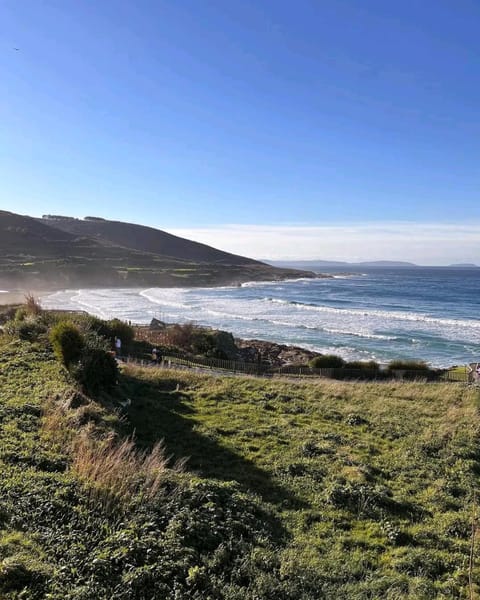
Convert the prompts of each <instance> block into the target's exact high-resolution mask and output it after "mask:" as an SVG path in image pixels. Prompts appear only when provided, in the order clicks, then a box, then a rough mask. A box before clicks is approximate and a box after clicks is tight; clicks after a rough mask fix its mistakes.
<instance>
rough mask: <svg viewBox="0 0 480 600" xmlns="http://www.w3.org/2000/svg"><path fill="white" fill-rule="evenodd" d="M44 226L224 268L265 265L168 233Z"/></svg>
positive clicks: (75, 222)
mask: <svg viewBox="0 0 480 600" xmlns="http://www.w3.org/2000/svg"><path fill="white" fill-rule="evenodd" d="M41 222H44V223H47V224H48V225H50V226H51V227H55V228H57V229H59V230H60V231H65V232H68V233H71V234H74V235H76V236H79V235H80V236H88V237H90V238H93V239H98V240H102V241H104V242H105V241H106V242H110V243H112V244H115V245H117V246H122V247H124V248H131V249H133V250H139V251H141V252H150V253H152V254H160V255H162V256H172V257H175V258H177V259H181V260H187V261H192V262H206V263H209V264H221V265H237V266H238V265H262V264H263V263H260V262H259V261H256V260H253V259H251V258H246V257H245V256H237V255H235V254H230V253H228V252H223V251H222V250H217V249H216V248H212V247H211V246H207V245H205V244H200V243H198V242H192V241H191V240H187V239H185V238H181V237H177V236H175V235H172V234H170V233H167V232H166V231H161V230H159V229H154V228H153V227H147V226H145V225H136V224H134V223H123V222H121V221H108V220H106V219H99V218H92V217H90V218H86V219H83V220H82V219H65V218H62V219H55V218H48V216H47V215H46V216H44V217H43V218H42V220H41Z"/></svg>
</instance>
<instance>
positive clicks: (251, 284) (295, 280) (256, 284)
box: [236, 276, 330, 288]
mask: <svg viewBox="0 0 480 600" xmlns="http://www.w3.org/2000/svg"><path fill="white" fill-rule="evenodd" d="M329 278H330V276H329ZM319 279H321V278H319ZM303 281H307V282H308V281H317V278H315V277H296V278H291V279H272V280H265V281H244V282H243V283H241V284H240V287H242V288H243V287H263V286H265V285H275V284H279V283H282V284H283V283H299V282H303ZM236 287H238V286H236Z"/></svg>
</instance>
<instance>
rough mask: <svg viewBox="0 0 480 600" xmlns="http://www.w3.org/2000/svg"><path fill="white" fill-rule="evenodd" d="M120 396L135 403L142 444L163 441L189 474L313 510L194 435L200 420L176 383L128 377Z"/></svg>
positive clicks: (133, 417)
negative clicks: (238, 486) (180, 460)
mask: <svg viewBox="0 0 480 600" xmlns="http://www.w3.org/2000/svg"><path fill="white" fill-rule="evenodd" d="M121 393H122V395H127V396H128V397H129V398H131V401H132V402H131V406H130V408H129V411H128V420H129V422H130V425H131V427H132V429H133V431H134V432H135V437H136V439H137V443H138V445H140V446H147V447H148V446H152V445H153V444H154V443H155V442H157V441H158V440H160V439H163V440H164V441H165V446H166V449H167V453H169V454H172V455H173V457H174V458H175V459H178V458H183V457H188V462H187V465H186V468H187V470H189V471H193V472H196V473H198V474H199V475H201V476H203V477H211V478H216V479H220V480H223V481H231V480H234V481H237V482H238V483H239V484H240V485H241V486H242V487H243V488H244V489H245V490H248V491H250V492H253V493H255V494H258V495H259V496H260V497H261V498H262V499H263V500H264V501H267V502H270V503H272V504H275V505H278V506H282V507H288V508H295V509H300V508H306V507H307V506H308V505H307V504H305V503H304V502H303V501H301V500H299V499H298V498H297V497H296V496H295V494H293V493H292V492H291V491H289V490H286V489H285V488H283V487H282V486H279V485H278V484H277V483H276V482H274V481H273V480H272V478H271V477H270V475H269V473H267V472H266V471H263V470H262V469H260V468H258V467H257V466H256V465H255V464H254V463H253V462H251V461H249V460H247V459H245V458H243V457H242V456H240V455H239V454H237V453H235V452H234V451H232V450H230V449H228V448H225V447H224V446H222V445H221V444H219V442H218V440H216V439H214V437H209V436H207V435H203V434H201V433H199V432H197V431H195V424H196V423H195V420H194V419H192V418H188V416H187V415H191V414H193V412H194V411H193V410H192V409H191V408H190V407H189V406H188V404H187V402H188V400H189V397H188V396H187V395H185V394H184V393H183V392H182V391H181V390H179V389H178V387H177V381H176V380H175V379H163V380H160V381H158V382H147V381H144V380H141V379H137V378H135V377H132V376H126V375H124V376H123V377H122V383H121Z"/></svg>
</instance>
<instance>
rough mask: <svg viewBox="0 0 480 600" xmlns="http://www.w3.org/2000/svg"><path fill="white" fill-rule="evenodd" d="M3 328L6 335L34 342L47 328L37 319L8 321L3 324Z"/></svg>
mask: <svg viewBox="0 0 480 600" xmlns="http://www.w3.org/2000/svg"><path fill="white" fill-rule="evenodd" d="M4 330H5V332H6V333H7V334H8V335H12V336H15V337H18V338H20V339H21V340H27V341H29V342H34V341H35V340H36V339H37V338H38V336H39V335H41V334H42V333H46V331H47V328H46V327H45V326H44V325H43V324H42V323H39V322H37V321H32V320H28V321H17V320H15V321H8V322H7V323H5V325H4Z"/></svg>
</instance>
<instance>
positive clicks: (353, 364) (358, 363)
mask: <svg viewBox="0 0 480 600" xmlns="http://www.w3.org/2000/svg"><path fill="white" fill-rule="evenodd" d="M345 368H346V369H358V370H366V371H378V370H379V369H380V365H379V364H378V363H377V362H376V361H375V360H369V361H365V360H352V361H350V362H347V363H345Z"/></svg>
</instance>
